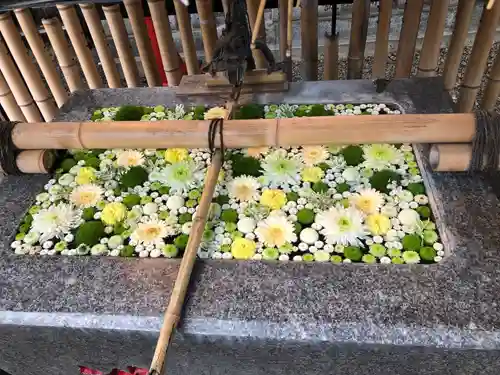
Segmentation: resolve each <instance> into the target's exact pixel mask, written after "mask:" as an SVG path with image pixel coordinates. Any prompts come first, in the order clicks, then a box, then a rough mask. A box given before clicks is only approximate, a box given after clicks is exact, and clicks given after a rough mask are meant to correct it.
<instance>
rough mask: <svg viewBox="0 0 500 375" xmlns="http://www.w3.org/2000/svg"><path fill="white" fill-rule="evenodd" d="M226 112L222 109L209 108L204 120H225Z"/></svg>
mask: <svg viewBox="0 0 500 375" xmlns="http://www.w3.org/2000/svg"><path fill="white" fill-rule="evenodd" d="M227 115H228V110H227V109H226V108H223V107H214V108H210V109H209V110H208V111H206V112H205V120H213V119H216V118H227Z"/></svg>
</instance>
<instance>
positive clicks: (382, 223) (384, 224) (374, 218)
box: [365, 214, 391, 236]
mask: <svg viewBox="0 0 500 375" xmlns="http://www.w3.org/2000/svg"><path fill="white" fill-rule="evenodd" d="M365 224H366V226H367V228H368V230H369V231H370V233H371V234H373V235H374V236H377V235H378V236H380V235H384V234H386V233H387V232H388V231H389V229H391V220H390V219H389V217H387V216H386V215H382V214H371V215H368V216H367V217H366V220H365Z"/></svg>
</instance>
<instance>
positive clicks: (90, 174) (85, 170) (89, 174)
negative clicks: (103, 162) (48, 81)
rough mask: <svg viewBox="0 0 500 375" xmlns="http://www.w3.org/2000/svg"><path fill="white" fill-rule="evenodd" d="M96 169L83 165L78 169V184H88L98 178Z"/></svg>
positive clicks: (76, 179)
mask: <svg viewBox="0 0 500 375" xmlns="http://www.w3.org/2000/svg"><path fill="white" fill-rule="evenodd" d="M95 172H96V170H95V169H94V168H92V167H82V168H80V169H79V170H78V173H77V175H76V178H75V181H76V183H77V184H78V185H86V184H90V183H91V182H94V181H95V180H96V176H95Z"/></svg>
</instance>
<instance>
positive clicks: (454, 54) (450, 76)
mask: <svg viewBox="0 0 500 375" xmlns="http://www.w3.org/2000/svg"><path fill="white" fill-rule="evenodd" d="M475 5H476V2H475V1H471V0H460V1H459V2H458V7H457V15H456V17H455V25H454V26H453V34H452V35H451V40H450V44H449V46H448V52H447V53H446V61H445V63H444V69H443V78H444V88H445V90H447V91H451V90H452V89H453V88H454V87H455V83H456V81H457V74H458V68H459V66H460V61H461V59H462V53H463V50H464V46H465V42H466V41H467V35H468V33H469V24H470V20H471V17H472V13H473V11H474V8H475Z"/></svg>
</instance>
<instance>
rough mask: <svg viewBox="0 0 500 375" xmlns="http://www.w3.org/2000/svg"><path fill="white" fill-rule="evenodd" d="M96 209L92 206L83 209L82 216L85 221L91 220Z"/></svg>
mask: <svg viewBox="0 0 500 375" xmlns="http://www.w3.org/2000/svg"><path fill="white" fill-rule="evenodd" d="M95 213H96V210H95V208H94V207H87V208H84V209H83V213H82V218H83V220H85V221H89V220H93V219H94V215H95Z"/></svg>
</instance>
